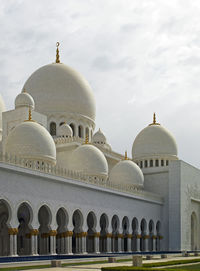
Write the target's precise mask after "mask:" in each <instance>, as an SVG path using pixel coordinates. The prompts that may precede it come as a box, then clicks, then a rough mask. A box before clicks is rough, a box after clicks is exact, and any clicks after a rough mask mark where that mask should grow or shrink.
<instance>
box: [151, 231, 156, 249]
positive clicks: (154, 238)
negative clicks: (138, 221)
mask: <svg viewBox="0 0 200 271" xmlns="http://www.w3.org/2000/svg"><path fill="white" fill-rule="evenodd" d="M152 239H153V240H152V245H153V247H152V251H156V236H155V235H153V236H152Z"/></svg>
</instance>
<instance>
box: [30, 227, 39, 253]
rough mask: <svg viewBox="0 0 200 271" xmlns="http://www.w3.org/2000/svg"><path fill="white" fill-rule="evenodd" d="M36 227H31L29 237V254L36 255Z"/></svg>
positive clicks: (37, 232)
mask: <svg viewBox="0 0 200 271" xmlns="http://www.w3.org/2000/svg"><path fill="white" fill-rule="evenodd" d="M38 234H39V231H38V229H32V230H31V232H30V238H31V249H30V254H31V255H38V244H37V242H38Z"/></svg>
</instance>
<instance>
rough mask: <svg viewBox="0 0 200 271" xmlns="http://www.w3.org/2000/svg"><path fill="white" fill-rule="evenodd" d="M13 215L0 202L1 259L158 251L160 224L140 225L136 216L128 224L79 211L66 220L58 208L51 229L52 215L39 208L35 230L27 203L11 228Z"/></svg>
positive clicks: (47, 209) (62, 211)
mask: <svg viewBox="0 0 200 271" xmlns="http://www.w3.org/2000/svg"><path fill="white" fill-rule="evenodd" d="M12 215H13V214H12V211H11V208H10V206H9V204H8V202H7V201H5V200H3V199H2V200H0V256H14V255H38V254H39V255H47V254H49V255H54V254H72V253H80V254H81V253H106V252H107V253H111V252H131V251H159V250H160V241H161V239H162V236H161V223H160V221H153V220H150V221H149V222H147V221H146V220H145V218H143V219H142V220H141V221H140V222H139V220H138V219H137V218H136V217H134V218H133V219H132V220H131V221H130V219H129V218H128V217H127V216H124V217H123V218H122V219H121V221H120V219H119V217H118V216H117V215H116V214H113V216H112V217H111V219H110V221H109V217H110V216H109V217H108V215H107V214H105V213H102V214H101V215H100V218H98V219H97V216H96V214H95V213H94V212H93V211H90V212H89V213H88V214H87V216H86V217H84V216H83V214H82V212H81V211H80V210H79V209H76V210H75V211H74V212H73V213H72V216H71V217H69V215H68V212H67V210H66V209H65V208H63V207H61V208H59V209H58V211H57V212H56V214H55V215H56V223H57V224H56V225H57V226H56V228H52V226H51V222H52V212H51V210H50V208H49V207H48V206H47V205H42V206H41V207H40V208H39V210H38V213H37V214H34V215H37V219H38V227H37V228H36V227H35V228H34V226H33V225H32V221H33V210H32V208H31V206H30V205H29V204H28V203H27V202H22V203H21V204H20V205H19V207H18V209H17V220H18V222H17V225H16V227H12V226H11V223H10V222H11V218H12ZM69 225H71V226H69ZM83 225H84V226H83Z"/></svg>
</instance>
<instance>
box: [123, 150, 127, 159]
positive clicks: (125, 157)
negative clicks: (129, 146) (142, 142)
mask: <svg viewBox="0 0 200 271" xmlns="http://www.w3.org/2000/svg"><path fill="white" fill-rule="evenodd" d="M124 160H128V155H127V151H125V155H124Z"/></svg>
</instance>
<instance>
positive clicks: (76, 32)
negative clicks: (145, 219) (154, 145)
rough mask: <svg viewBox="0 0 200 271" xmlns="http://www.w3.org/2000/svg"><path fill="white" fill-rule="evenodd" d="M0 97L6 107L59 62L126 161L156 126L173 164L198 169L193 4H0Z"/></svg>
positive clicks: (29, 0)
mask: <svg viewBox="0 0 200 271" xmlns="http://www.w3.org/2000/svg"><path fill="white" fill-rule="evenodd" d="M0 37H1V41H0V67H1V68H0V70H1V72H0V93H1V95H2V97H3V98H4V101H5V103H6V107H7V108H8V109H11V108H12V107H13V103H14V99H15V96H16V95H17V94H18V93H19V92H20V91H21V89H22V87H23V84H24V82H25V81H26V79H27V78H28V77H29V76H30V74H31V73H32V72H34V71H35V70H36V69H38V68H39V67H41V66H43V65H45V64H48V63H52V62H54V61H55V44H56V42H57V41H60V44H61V45H60V55H61V56H60V57H61V61H62V62H63V63H65V64H67V65H69V66H71V67H73V68H75V69H76V70H78V71H79V72H80V73H82V74H83V76H84V77H85V78H86V79H87V80H88V81H89V83H90V84H91V86H92V88H93V91H94V94H95V97H96V103H97V114H96V115H97V117H96V128H99V127H101V129H102V130H103V131H104V133H105V134H106V136H107V139H108V142H109V143H110V144H111V145H112V148H113V150H115V151H118V152H121V153H124V151H125V150H126V149H127V150H128V155H129V156H131V149H132V143H133V141H134V138H135V137H136V135H137V134H138V132H139V131H140V130H141V129H143V128H144V127H145V126H147V125H148V124H149V123H151V122H152V115H153V112H156V114H157V120H158V122H160V123H161V124H162V125H163V126H165V127H166V128H167V129H168V130H170V131H171V132H172V134H173V135H174V136H175V138H176V140H177V144H178V149H179V157H180V159H183V160H185V161H186V162H189V163H191V164H193V165H194V166H197V167H200V1H199V0H192V1H188V0H180V1H178V0H168V1H166V0H59V1H55V0H52V1H51V0H42V1H39V0H26V1H25V0H9V1H7V0H0Z"/></svg>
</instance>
